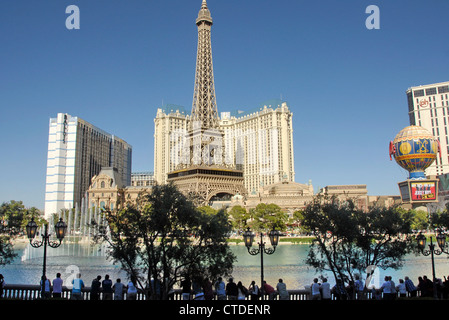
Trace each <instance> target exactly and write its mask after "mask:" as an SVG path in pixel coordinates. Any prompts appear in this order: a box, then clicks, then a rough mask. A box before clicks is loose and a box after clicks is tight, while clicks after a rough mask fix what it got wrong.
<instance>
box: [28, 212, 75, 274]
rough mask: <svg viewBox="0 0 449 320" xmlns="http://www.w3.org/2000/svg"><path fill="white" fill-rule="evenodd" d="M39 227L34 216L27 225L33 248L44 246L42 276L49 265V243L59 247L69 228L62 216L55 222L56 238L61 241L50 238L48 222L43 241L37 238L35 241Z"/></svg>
mask: <svg viewBox="0 0 449 320" xmlns="http://www.w3.org/2000/svg"><path fill="white" fill-rule="evenodd" d="M37 228H38V226H37V223H36V222H35V221H34V218H32V219H31V221H30V222H28V224H27V226H26V232H27V236H28V239H30V244H31V246H32V247H33V248H39V247H42V246H44V262H43V270H42V276H45V271H46V267H47V245H49V246H50V247H52V248H57V247H59V246H60V245H61V243H62V239H64V236H65V232H66V230H67V225H66V223H65V222H64V221H62V218H60V219H59V221H58V222H57V223H56V224H55V232H56V238H57V239H58V240H59V242H56V241H51V240H50V234H48V224H45V225H44V233H43V234H42V241H37V240H36V241H33V240H34V237H35V236H36V231H37Z"/></svg>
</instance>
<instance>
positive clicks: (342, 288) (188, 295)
mask: <svg viewBox="0 0 449 320" xmlns="http://www.w3.org/2000/svg"><path fill="white" fill-rule="evenodd" d="M448 278H449V277H448ZM417 280H418V281H417V283H416V284H415V283H414V282H413V281H412V280H411V279H410V278H409V277H404V279H402V278H401V279H398V283H397V284H396V283H395V282H394V280H393V279H392V277H391V276H386V277H385V278H384V280H383V283H382V284H381V285H380V284H379V287H377V288H376V287H374V286H369V287H367V286H366V285H365V281H364V280H363V279H362V278H361V277H359V276H356V277H355V281H354V282H352V281H349V282H348V284H346V283H345V282H343V281H342V280H340V279H337V280H336V283H335V285H333V286H331V285H330V284H329V282H328V281H327V279H326V278H322V279H321V282H320V281H319V280H318V278H315V279H313V281H312V283H311V285H310V299H311V300H332V299H334V300H355V299H356V300H366V299H375V300H380V299H382V300H394V299H397V298H401V297H411V298H414V297H417V296H420V297H431V298H434V297H437V298H438V299H448V298H449V279H447V278H446V277H444V281H443V280H442V279H435V281H432V280H430V279H429V278H428V277H427V276H425V275H424V276H422V277H421V276H420V277H418V279H417ZM5 284H6V282H5V280H4V278H3V275H1V274H0V298H1V297H2V295H3V288H4V286H5ZM66 285H67V284H66ZM71 285H72V287H71V295H70V298H71V299H73V300H82V299H83V297H84V295H83V293H82V290H83V288H84V287H86V286H85V284H84V281H83V280H82V278H81V274H77V275H76V277H75V278H74V279H73V280H72V281H71ZM40 288H41V289H40V291H41V298H42V299H49V298H51V297H53V298H61V297H62V292H63V280H62V279H61V274H60V273H57V274H56V278H54V279H53V281H50V280H49V279H47V278H46V276H42V279H41V281H40ZM151 288H153V293H154V294H160V283H159V284H157V283H154V282H153V281H151ZM180 288H181V292H182V293H181V294H182V299H183V300H214V299H216V300H259V299H260V298H261V296H262V295H264V296H266V297H267V298H268V299H269V300H274V299H276V298H277V299H279V300H289V299H290V295H289V292H288V291H287V286H286V284H285V283H284V281H283V280H282V279H279V280H278V283H277V284H276V286H275V287H273V286H271V285H269V284H268V283H267V282H266V281H264V282H263V286H262V287H261V288H259V286H258V285H257V284H256V282H255V281H252V282H251V283H250V284H249V285H248V286H247V287H246V286H245V285H243V283H242V282H241V281H238V282H235V281H234V279H233V278H229V279H228V281H227V283H225V282H224V281H223V279H222V278H221V277H219V278H218V279H217V281H215V283H212V282H211V280H210V279H208V278H206V279H203V280H199V279H194V280H193V281H192V280H190V278H189V277H188V276H186V277H184V278H183V279H182V280H181V281H180ZM147 289H148V290H150V287H148V288H147ZM167 291H168V298H169V299H173V296H174V290H173V289H170V290H167ZM125 293H126V295H125ZM137 293H138V289H137V286H136V280H135V279H134V278H131V280H130V281H129V282H128V283H127V284H124V283H122V282H121V279H116V280H115V283H113V281H112V280H111V279H110V277H109V275H107V274H106V275H105V277H104V279H103V280H102V277H101V276H100V275H98V276H97V277H96V278H95V279H93V280H92V283H91V286H90V300H100V299H102V300H124V298H126V300H136V297H137ZM418 293H419V294H418ZM159 298H160V296H159Z"/></svg>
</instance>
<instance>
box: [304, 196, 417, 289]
mask: <svg viewBox="0 0 449 320" xmlns="http://www.w3.org/2000/svg"><path fill="white" fill-rule="evenodd" d="M412 220H413V214H411V213H410V212H402V211H401V210H398V209H396V208H372V209H370V210H369V211H368V212H363V211H361V210H358V209H357V208H356V207H355V205H354V203H353V202H352V201H350V200H349V201H345V202H343V203H342V202H339V201H338V200H337V199H335V198H326V197H322V196H318V197H315V198H314V200H313V201H312V202H311V203H310V204H309V205H307V207H306V208H305V210H304V211H303V218H302V221H301V223H302V225H303V227H305V228H307V229H308V230H309V231H310V232H311V233H312V234H313V236H314V240H313V243H312V244H311V247H310V251H309V255H308V258H307V261H306V262H307V264H309V265H311V266H313V267H315V268H316V269H317V271H330V272H332V274H333V275H334V277H335V279H336V280H337V279H342V280H344V281H349V280H352V281H354V280H355V279H354V275H355V274H356V273H358V274H363V273H364V272H365V271H366V270H367V268H368V267H369V266H376V267H380V268H382V269H387V268H393V269H398V268H400V267H401V266H402V264H403V259H404V256H405V255H406V254H407V253H408V252H410V250H411V248H412V245H411V243H412V242H411V241H410V239H409V236H408V235H409V234H410V233H411V223H412Z"/></svg>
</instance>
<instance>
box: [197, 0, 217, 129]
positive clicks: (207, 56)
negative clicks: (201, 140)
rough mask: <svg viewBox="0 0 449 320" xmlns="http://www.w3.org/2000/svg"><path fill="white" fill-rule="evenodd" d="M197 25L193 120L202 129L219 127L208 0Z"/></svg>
mask: <svg viewBox="0 0 449 320" xmlns="http://www.w3.org/2000/svg"><path fill="white" fill-rule="evenodd" d="M196 25H197V26H198V49H197V58H196V74H195V87H194V92H193V104H192V120H193V121H196V122H197V123H198V124H199V126H200V127H201V129H211V128H218V110H217V101H216V97H215V85H214V72H213V64H212V44H211V27H212V17H211V15H210V11H209V8H208V7H207V2H206V0H203V2H202V4H201V9H200V11H199V13H198V18H197V19H196Z"/></svg>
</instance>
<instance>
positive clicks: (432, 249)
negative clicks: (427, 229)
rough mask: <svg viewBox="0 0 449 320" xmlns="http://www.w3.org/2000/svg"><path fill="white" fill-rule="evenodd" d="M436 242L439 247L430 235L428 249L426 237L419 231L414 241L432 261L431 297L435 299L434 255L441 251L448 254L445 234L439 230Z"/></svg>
mask: <svg viewBox="0 0 449 320" xmlns="http://www.w3.org/2000/svg"><path fill="white" fill-rule="evenodd" d="M436 239H437V243H438V247H439V249H438V248H437V247H436V246H435V245H434V244H433V240H432V237H430V244H429V249H426V237H425V236H424V235H423V234H422V233H419V235H418V236H417V237H416V241H417V242H418V249H419V250H420V251H421V253H422V254H423V255H425V256H428V255H430V257H431V261H432V277H433V297H434V298H435V299H437V298H438V296H437V290H436V283H435V280H436V274H435V255H440V254H442V253H443V252H444V253H446V254H449V251H448V250H447V244H446V236H445V235H444V234H443V233H442V232H441V231H439V232H438V235H437V236H436Z"/></svg>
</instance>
